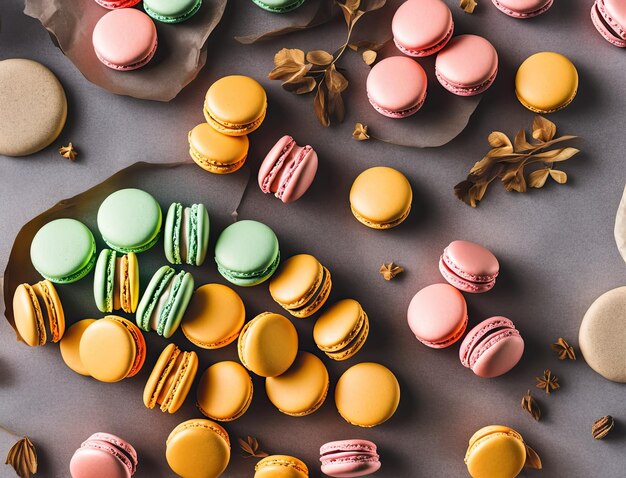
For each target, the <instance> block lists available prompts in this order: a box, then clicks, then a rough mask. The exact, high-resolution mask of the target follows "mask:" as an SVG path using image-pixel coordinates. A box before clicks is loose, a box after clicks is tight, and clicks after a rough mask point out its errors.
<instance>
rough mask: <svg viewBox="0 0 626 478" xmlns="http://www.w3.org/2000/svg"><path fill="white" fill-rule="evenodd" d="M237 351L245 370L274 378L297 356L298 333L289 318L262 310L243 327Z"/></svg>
mask: <svg viewBox="0 0 626 478" xmlns="http://www.w3.org/2000/svg"><path fill="white" fill-rule="evenodd" d="M237 351H238V353H239V360H240V361H241V363H242V364H243V366H244V367H246V368H247V369H248V370H250V371H251V372H254V373H256V374H257V375H260V376H261V377H276V376H277V375H280V374H282V373H285V372H286V371H287V369H288V368H289V367H291V364H292V363H293V362H294V360H295V359H296V355H297V354H298V332H297V331H296V328H295V327H294V325H293V324H292V323H291V321H290V320H289V319H288V318H286V317H283V316H282V315H280V314H274V313H271V312H263V313H262V314H259V315H257V316H256V317H255V318H254V319H252V320H251V321H250V322H248V323H247V324H246V325H245V326H244V328H243V330H242V331H241V334H240V335H239V340H238V342H237Z"/></svg>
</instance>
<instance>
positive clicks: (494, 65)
mask: <svg viewBox="0 0 626 478" xmlns="http://www.w3.org/2000/svg"><path fill="white" fill-rule="evenodd" d="M391 29H392V31H393V39H394V42H395V44H396V47H397V48H398V49H399V50H400V51H401V52H402V53H404V54H405V55H408V56H411V57H426V56H429V55H434V54H435V53H437V58H436V60H435V76H436V77H437V80H438V81H439V83H441V85H442V86H443V87H444V88H445V89H446V90H448V91H450V92H451V93H454V94H455V95H459V96H472V95H478V94H480V93H482V92H484V91H485V90H487V88H489V87H490V86H491V85H492V83H493V82H494V80H495V78H496V75H497V73H498V53H497V52H496V49H495V48H494V47H493V45H492V44H491V43H490V42H489V41H488V40H486V39H485V38H483V37H480V36H478V35H459V36H456V37H454V38H453V37H452V35H453V32H454V21H453V19H452V12H451V11H450V8H448V6H447V5H446V4H445V3H444V2H443V1H442V0H407V1H406V2H404V3H403V4H402V5H400V7H399V8H398V10H397V11H396V13H395V15H394V17H393V21H392V25H391ZM427 87H428V78H427V76H426V72H425V71H424V68H422V66H421V65H420V64H419V63H418V62H416V61H414V60H412V59H410V58H408V57H406V56H392V57H389V58H385V59H384V60H382V61H380V62H379V63H378V64H376V65H375V66H374V67H373V68H372V70H371V71H370V74H369V76H368V78H367V96H368V98H369V101H370V103H371V104H372V106H373V107H374V109H376V111H378V112H379V113H381V114H383V115H385V116H388V117H390V118H405V117H407V116H411V115H412V114H414V113H415V112H417V111H418V110H419V109H420V108H421V107H422V105H423V104H424V101H425V100H426V91H427Z"/></svg>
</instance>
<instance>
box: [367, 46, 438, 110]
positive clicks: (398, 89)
mask: <svg viewBox="0 0 626 478" xmlns="http://www.w3.org/2000/svg"><path fill="white" fill-rule="evenodd" d="M427 86H428V78H427V77H426V72H425V71H424V68H422V67H421V65H420V64H419V63H417V62H416V61H414V60H411V59H410V58H407V57H405V56H392V57H389V58H385V59H384V60H382V61H380V62H379V63H377V64H376V65H375V66H374V67H373V68H372V69H371V70H370V73H369V75H368V76H367V97H368V98H369V101H370V103H371V104H372V106H373V107H374V109H375V110H376V111H378V112H379V113H380V114H382V115H385V116H388V117H389V118H406V117H407V116H411V115H412V114H414V113H415V112H417V110H419V109H420V108H421V107H422V105H423V104H424V100H425V99H426V88H427Z"/></svg>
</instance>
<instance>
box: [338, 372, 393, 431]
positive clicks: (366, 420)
mask: <svg viewBox="0 0 626 478" xmlns="http://www.w3.org/2000/svg"><path fill="white" fill-rule="evenodd" d="M399 403H400V384H399V383H398V380H397V379H396V377H395V375H394V374H393V372H391V370H389V369H388V368H387V367H385V366H383V365H380V364H378V363H374V362H363V363H359V364H356V365H354V366H352V367H350V368H349V369H348V370H346V371H345V372H344V373H343V375H342V376H341V377H340V378H339V381H338V382H337V386H336V387H335V405H336V406H337V410H338V411H339V414H340V415H341V416H342V417H343V418H344V419H345V420H346V421H347V422H348V423H351V424H352V425H357V426H359V427H373V426H376V425H380V424H381V423H383V422H385V421H387V420H389V419H390V418H391V417H392V416H393V414H394V413H395V412H396V409H397V408H398V404H399Z"/></svg>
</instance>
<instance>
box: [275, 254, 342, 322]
mask: <svg viewBox="0 0 626 478" xmlns="http://www.w3.org/2000/svg"><path fill="white" fill-rule="evenodd" d="M331 288H332V280H331V277H330V272H329V271H328V269H327V268H326V267H324V266H322V264H320V262H319V261H318V260H317V259H316V258H315V257H313V256H312V255H310V254H298V255H295V256H292V257H290V258H289V259H287V260H286V261H285V262H283V264H282V265H281V266H280V268H279V269H278V271H277V272H276V274H274V277H272V280H271V282H270V294H271V296H272V298H273V299H274V300H275V301H276V302H277V303H278V304H279V305H280V306H281V307H282V308H283V309H285V310H286V311H287V312H289V313H290V314H291V315H293V316H294V317H298V318H305V317H309V316H311V315H313V314H314V313H315V312H317V311H318V310H319V309H320V307H322V306H323V305H324V303H325V302H326V299H328V296H329V294H330V290H331Z"/></svg>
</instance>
